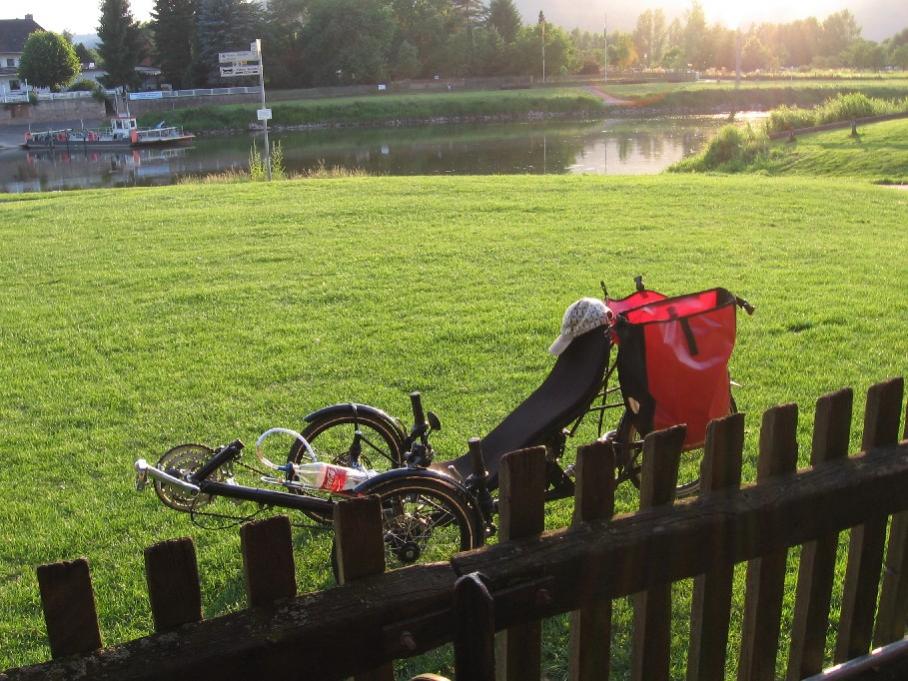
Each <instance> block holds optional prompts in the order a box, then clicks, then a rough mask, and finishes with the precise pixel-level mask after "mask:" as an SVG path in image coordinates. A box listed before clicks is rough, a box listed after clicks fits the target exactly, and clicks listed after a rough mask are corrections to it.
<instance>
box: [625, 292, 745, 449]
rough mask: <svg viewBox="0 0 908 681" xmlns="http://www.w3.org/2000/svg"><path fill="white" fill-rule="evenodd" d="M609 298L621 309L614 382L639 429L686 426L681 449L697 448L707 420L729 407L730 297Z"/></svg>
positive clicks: (708, 294) (727, 294)
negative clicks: (617, 383)
mask: <svg viewBox="0 0 908 681" xmlns="http://www.w3.org/2000/svg"><path fill="white" fill-rule="evenodd" d="M644 293H645V294H647V295H646V296H644V295H642V294H644ZM616 303H617V305H616ZM638 303H639V304H638ZM608 304H609V305H611V306H612V310H613V311H614V312H615V313H616V314H618V315H619V316H618V318H617V321H616V323H615V325H614V332H615V335H616V336H617V339H616V340H617V342H618V380H619V383H620V384H621V394H622V396H623V398H624V403H625V406H626V407H627V410H628V412H629V413H630V414H632V418H633V420H634V425H635V427H636V428H637V432H639V433H640V434H641V435H646V434H648V433H650V432H652V431H654V430H660V429H662V428H668V427H671V426H675V425H679V424H686V425H687V436H686V438H685V440H684V448H685V449H694V448H696V447H702V446H703V441H704V440H705V439H706V426H707V424H708V423H709V422H710V421H711V420H713V419H716V418H721V417H723V416H727V415H728V413H729V410H730V406H731V393H730V386H729V376H728V360H729V359H730V357H731V353H732V350H733V349H734V347H735V331H736V311H737V305H736V299H735V296H734V295H732V294H731V293H730V292H729V291H727V290H725V289H723V288H714V289H710V290H708V291H702V292H700V293H691V294H688V295H684V296H677V297H672V298H665V297H664V296H662V295H661V294H658V293H655V292H654V291H643V292H638V293H636V294H634V295H632V296H629V297H628V298H625V299H623V300H620V301H608Z"/></svg>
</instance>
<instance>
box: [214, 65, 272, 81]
mask: <svg viewBox="0 0 908 681" xmlns="http://www.w3.org/2000/svg"><path fill="white" fill-rule="evenodd" d="M261 73H262V66H261V64H248V65H244V64H234V65H233V66H222V67H221V78H233V77H235V76H259V75H261Z"/></svg>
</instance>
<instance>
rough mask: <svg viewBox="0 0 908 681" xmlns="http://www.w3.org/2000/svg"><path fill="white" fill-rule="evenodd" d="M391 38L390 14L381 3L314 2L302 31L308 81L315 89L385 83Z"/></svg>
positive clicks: (349, 0)
mask: <svg viewBox="0 0 908 681" xmlns="http://www.w3.org/2000/svg"><path fill="white" fill-rule="evenodd" d="M394 33H395V25H394V18H393V14H392V12H391V8H390V7H388V5H387V4H385V2H384V1H383V0H315V2H313V4H312V7H311V9H310V15H309V22H308V23H307V24H306V27H305V29H304V30H303V44H304V45H305V52H304V60H305V64H306V70H307V73H308V74H309V78H310V80H311V81H312V82H313V83H314V84H316V85H334V84H352V83H376V82H380V81H382V80H385V79H386V78H387V77H388V62H389V56H390V54H391V48H392V46H393V40H394Z"/></svg>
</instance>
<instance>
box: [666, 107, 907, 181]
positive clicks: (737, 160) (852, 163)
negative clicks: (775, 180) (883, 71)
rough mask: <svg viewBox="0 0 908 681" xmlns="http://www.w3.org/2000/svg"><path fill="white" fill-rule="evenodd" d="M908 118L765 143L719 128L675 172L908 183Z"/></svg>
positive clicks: (748, 134)
mask: <svg viewBox="0 0 908 681" xmlns="http://www.w3.org/2000/svg"><path fill="white" fill-rule="evenodd" d="M906 139H908V119H905V118H900V119H898V120H893V121H885V122H880V123H873V124H872V125H861V126H858V134H857V135H852V134H851V127H850V125H849V126H847V127H845V128H839V129H837V130H831V131H827V132H817V133H813V134H809V135H798V136H797V137H796V138H795V139H794V140H790V141H789V140H778V141H775V142H770V141H769V140H767V139H765V136H764V137H762V138H761V137H760V134H759V133H755V132H749V131H747V130H744V131H740V130H739V131H737V132H735V131H732V130H723V131H722V132H720V134H719V136H718V137H717V138H716V141H714V142H713V143H712V144H711V145H710V147H709V148H707V149H706V150H705V151H704V152H702V153H701V154H698V155H696V156H693V157H691V158H689V159H686V160H684V161H681V162H680V163H678V164H676V165H675V166H673V167H672V169H671V170H672V171H675V172H737V173H751V174H753V173H759V174H762V175H795V176H812V177H817V176H825V177H850V178H857V179H862V180H866V181H869V182H873V183H877V184H892V185H899V184H905V183H908V149H906V146H905V140H906Z"/></svg>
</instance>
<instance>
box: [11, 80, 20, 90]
mask: <svg viewBox="0 0 908 681" xmlns="http://www.w3.org/2000/svg"><path fill="white" fill-rule="evenodd" d="M9 89H10V92H12V91H13V90H18V89H19V81H18V80H11V81H10V82H9Z"/></svg>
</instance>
